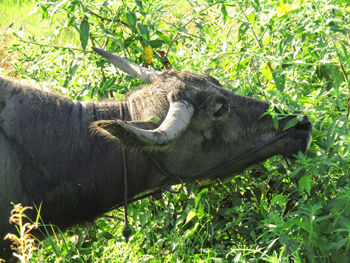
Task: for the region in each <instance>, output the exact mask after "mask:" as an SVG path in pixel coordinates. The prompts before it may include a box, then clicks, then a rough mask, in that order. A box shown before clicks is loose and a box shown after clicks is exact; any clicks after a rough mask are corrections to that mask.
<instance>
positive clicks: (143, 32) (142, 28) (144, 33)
mask: <svg viewBox="0 0 350 263" xmlns="http://www.w3.org/2000/svg"><path fill="white" fill-rule="evenodd" d="M137 28H138V29H139V32H140V34H141V37H142V38H143V40H145V41H146V43H148V41H149V31H148V28H147V27H146V26H145V25H143V24H140V23H138V24H137Z"/></svg>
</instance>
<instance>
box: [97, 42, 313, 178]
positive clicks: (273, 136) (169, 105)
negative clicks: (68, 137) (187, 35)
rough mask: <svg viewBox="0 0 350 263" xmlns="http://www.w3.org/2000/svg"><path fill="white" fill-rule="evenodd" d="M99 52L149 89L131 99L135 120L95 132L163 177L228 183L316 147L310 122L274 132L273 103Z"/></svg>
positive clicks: (100, 125)
mask: <svg viewBox="0 0 350 263" xmlns="http://www.w3.org/2000/svg"><path fill="white" fill-rule="evenodd" d="M94 50H95V51H96V52H97V53H99V54H100V55H102V56H103V57H105V58H107V59H108V60H110V61H111V62H112V63H113V64H114V65H115V66H116V67H118V68H120V69H122V70H124V71H126V72H127V73H129V74H131V75H132V76H134V77H137V78H139V79H141V80H143V81H145V82H149V83H151V85H150V86H148V87H143V88H141V89H138V90H135V91H133V92H131V93H130V94H129V95H128V96H127V97H126V102H127V104H128V106H129V107H128V108H129V111H130V112H129V113H130V116H131V121H123V120H109V121H99V122H97V123H96V124H95V125H96V127H97V129H98V130H99V131H100V132H101V133H103V134H105V136H106V137H108V138H110V139H112V140H118V141H120V142H122V143H123V144H124V145H127V146H130V147H136V148H139V149H142V150H143V151H145V152H146V153H148V154H149V155H150V156H151V159H152V160H153V161H154V162H156V163H157V167H158V170H159V169H160V170H161V173H162V174H165V175H171V177H173V178H181V179H183V180H184V181H191V180H193V179H198V178H203V177H207V178H208V177H209V178H217V177H225V176H229V175H232V174H234V173H237V172H239V171H241V170H242V169H244V168H246V167H248V166H250V165H252V164H254V163H257V162H260V161H262V160H265V159H267V158H269V157H271V156H273V155H277V154H281V155H284V156H287V157H290V156H292V155H293V154H296V153H297V152H298V151H303V152H304V151H305V150H306V149H307V148H308V146H309V144H310V142H311V123H310V120H309V118H308V117H304V119H303V120H301V121H298V122H297V124H296V125H295V126H294V127H291V128H289V129H287V130H285V129H284V125H285V124H286V123H287V122H288V120H290V119H292V118H296V117H295V116H290V117H288V118H286V119H283V120H281V121H280V122H279V128H278V129H276V128H275V127H274V125H273V120H272V118H271V117H270V116H269V115H266V114H265V113H266V111H267V110H268V108H269V104H268V103H266V102H263V101H260V100H257V99H254V98H250V97H245V96H241V95H237V94H235V93H233V92H231V91H229V90H225V89H223V88H222V87H221V85H220V83H219V82H218V81H217V80H216V79H215V78H213V77H211V76H209V75H206V74H193V73H187V72H176V71H166V72H163V73H162V72H158V71H154V70H151V69H146V68H143V67H139V66H136V65H134V64H132V63H130V62H128V61H126V60H124V59H122V58H119V57H117V56H115V55H113V54H111V53H108V52H105V51H103V50H101V49H97V48H94ZM155 119H157V120H158V121H154V120H155ZM168 177H169V176H168Z"/></svg>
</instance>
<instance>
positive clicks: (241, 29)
mask: <svg viewBox="0 0 350 263" xmlns="http://www.w3.org/2000/svg"><path fill="white" fill-rule="evenodd" d="M249 28H250V23H248V22H243V23H242V24H241V25H240V27H239V29H238V40H241V39H242V36H243V35H244V34H245V33H246V32H247V31H248V29H249Z"/></svg>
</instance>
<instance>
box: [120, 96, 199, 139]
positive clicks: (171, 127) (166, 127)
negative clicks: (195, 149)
mask: <svg viewBox="0 0 350 263" xmlns="http://www.w3.org/2000/svg"><path fill="white" fill-rule="evenodd" d="M193 111H194V109H193V106H192V105H191V104H189V103H188V102H186V101H183V100H181V101H175V102H171V103H170V106H169V110H168V114H167V115H166V117H165V119H164V121H163V123H162V124H161V125H160V126H159V127H158V128H157V129H154V130H144V129H140V128H137V127H135V126H131V125H129V124H127V123H126V122H119V125H120V126H121V127H123V128H124V129H125V130H127V131H129V132H131V133H133V134H134V135H135V136H136V137H137V138H138V139H140V140H141V141H143V142H145V143H148V144H156V145H166V144H168V143H170V142H171V141H173V140H174V139H176V138H178V137H179V136H180V135H181V133H183V132H184V131H185V129H186V128H187V126H188V125H189V123H190V120H191V118H192V115H193Z"/></svg>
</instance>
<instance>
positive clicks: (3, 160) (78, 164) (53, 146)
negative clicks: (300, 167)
mask: <svg viewBox="0 0 350 263" xmlns="http://www.w3.org/2000/svg"><path fill="white" fill-rule="evenodd" d="M152 81H153V80H152ZM169 107H170V108H172V109H173V110H174V111H171V114H168V109H169ZM267 108H268V104H267V103H265V102H262V101H259V100H256V99H253V98H249V97H244V96H240V95H237V94H234V93H232V92H230V91H228V90H224V89H222V88H221V87H220V84H219V82H218V81H217V80H216V79H214V78H212V77H211V76H208V75H200V74H191V73H183V72H175V71H170V72H164V73H162V74H159V75H157V77H156V78H155V80H154V81H153V83H152V84H151V85H150V86H145V87H142V88H140V89H137V90H134V91H132V92H130V93H129V94H128V95H127V96H126V97H125V98H124V100H123V101H122V102H119V101H104V102H85V103H81V102H76V101H71V100H69V99H68V98H66V97H63V96H60V95H57V94H53V93H48V92H44V91H42V90H39V89H36V88H31V87H29V86H25V85H22V84H18V83H14V82H12V81H8V80H5V79H2V78H0V211H1V214H0V237H1V238H0V239H1V240H0V248H1V250H0V256H3V257H4V256H6V253H5V252H4V250H5V249H7V246H6V245H5V243H4V242H3V241H2V238H3V237H4V235H5V234H6V233H8V232H9V231H13V229H11V228H10V227H9V225H8V217H9V211H10V209H11V205H10V202H14V203H22V204H23V205H29V206H33V205H34V204H36V205H37V206H38V205H39V204H40V203H42V210H41V211H42V212H41V215H42V218H43V220H44V221H45V222H46V223H52V224H54V225H58V226H59V227H61V228H66V227H69V226H72V225H73V224H76V223H79V222H83V221H86V220H93V219H94V218H96V217H97V216H99V215H101V214H102V213H104V212H106V211H108V210H110V209H111V208H112V207H115V206H116V205H118V204H121V202H122V201H123V191H124V188H123V168H122V163H123V161H122V157H121V156H122V155H121V147H122V145H124V146H125V152H126V159H127V172H128V192H129V197H130V198H131V197H132V196H135V195H137V194H140V193H142V192H145V191H148V190H152V189H157V188H159V187H161V186H163V185H164V184H166V183H169V184H174V183H177V182H176V181H173V180H171V179H169V178H168V177H167V176H165V175H164V174H163V173H162V172H161V171H160V170H159V169H158V168H157V167H156V165H155V163H154V162H153V161H151V160H150V158H149V156H150V155H151V156H153V158H154V159H156V160H158V162H159V163H160V164H161V165H162V167H163V168H164V169H165V170H167V171H168V172H169V173H171V174H174V175H177V176H180V177H183V178H185V181H191V178H197V177H196V176H197V175H199V174H201V173H204V172H206V171H209V170H211V169H213V168H215V167H218V166H220V165H221V164H223V163H225V162H227V161H229V160H232V159H234V158H235V157H238V156H241V155H242V154H244V153H246V152H247V151H249V150H250V149H252V148H254V147H257V146H259V145H262V144H263V143H266V144H267V145H266V146H264V147H262V148H261V149H260V150H258V151H256V152H255V153H253V154H250V155H248V156H246V157H244V158H242V159H241V160H239V161H238V162H236V163H235V164H233V165H228V166H227V167H225V168H223V169H219V170H218V171H215V172H213V173H212V174H210V175H206V177H210V178H217V177H225V176H230V175H232V174H234V173H237V172H240V171H242V169H244V168H246V167H248V166H250V165H252V164H254V163H257V162H260V161H262V160H265V159H266V158H269V157H271V156H273V155H276V154H282V155H285V156H291V155H292V154H295V153H297V152H298V151H305V150H306V149H307V147H308V144H309V141H310V138H311V135H310V134H311V125H310V123H309V121H308V120H305V121H304V122H302V123H301V124H298V125H297V126H295V127H293V128H291V129H290V132H289V133H288V134H286V135H285V136H281V138H279V139H278V140H275V141H273V142H271V143H269V141H271V140H273V139H274V138H277V136H279V134H281V130H278V131H277V130H275V129H274V128H273V123H272V120H271V118H270V117H269V116H265V117H262V118H261V115H262V114H263V113H264V112H265V111H266V110H267ZM183 111H185V112H186V113H185V114H182V113H181V112H183ZM167 114H168V115H171V116H167ZM182 115H183V116H182ZM155 116H156V117H158V118H160V121H159V122H152V121H151V119H152V118H153V117H155ZM174 118H175V120H174ZM122 119H123V120H124V121H122ZM108 120H109V121H108ZM96 121H98V122H96ZM284 122H285V121H284ZM92 126H94V128H91V127H92ZM159 126H161V127H162V128H158V129H157V127H159ZM170 126H171V127H172V128H171V129H172V130H170V129H168V128H169V127H170ZM179 127H180V128H179ZM280 127H283V123H282V122H281V125H280ZM92 129H93V130H94V131H92ZM169 130H170V131H169ZM147 132H148V133H149V134H148V133H147ZM147 134H148V135H147Z"/></svg>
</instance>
